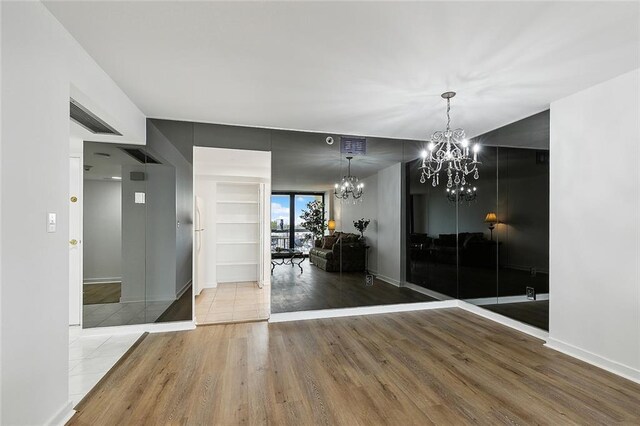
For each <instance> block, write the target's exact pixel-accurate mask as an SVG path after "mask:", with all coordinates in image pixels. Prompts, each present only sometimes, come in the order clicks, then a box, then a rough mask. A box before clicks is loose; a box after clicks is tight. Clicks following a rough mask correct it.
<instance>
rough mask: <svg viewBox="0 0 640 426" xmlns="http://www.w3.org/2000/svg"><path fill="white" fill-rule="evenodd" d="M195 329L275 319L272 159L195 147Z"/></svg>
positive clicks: (259, 154) (255, 153) (258, 153)
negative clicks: (271, 256) (272, 311)
mask: <svg viewBox="0 0 640 426" xmlns="http://www.w3.org/2000/svg"><path fill="white" fill-rule="evenodd" d="M193 172H194V211H195V227H194V228H195V229H194V242H195V244H194V253H193V258H194V273H193V276H194V277H196V286H195V293H196V296H195V306H196V315H195V317H196V323H197V324H198V325H202V324H216V323H227V322H243V321H259V320H266V319H268V318H269V315H270V276H269V261H268V259H269V256H268V253H269V251H268V250H269V244H270V243H269V232H270V227H269V224H268V220H269V196H268V194H269V193H270V180H271V179H270V178H271V176H270V174H271V154H270V153H269V152H262V151H249V150H233V149H219V148H204V147H194V151H193Z"/></svg>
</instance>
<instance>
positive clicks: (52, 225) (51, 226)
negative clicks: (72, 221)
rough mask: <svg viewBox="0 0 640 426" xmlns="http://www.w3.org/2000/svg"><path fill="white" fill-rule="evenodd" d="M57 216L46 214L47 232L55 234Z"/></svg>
mask: <svg viewBox="0 0 640 426" xmlns="http://www.w3.org/2000/svg"><path fill="white" fill-rule="evenodd" d="M56 225H57V215H56V214H55V213H51V212H49V213H47V232H56Z"/></svg>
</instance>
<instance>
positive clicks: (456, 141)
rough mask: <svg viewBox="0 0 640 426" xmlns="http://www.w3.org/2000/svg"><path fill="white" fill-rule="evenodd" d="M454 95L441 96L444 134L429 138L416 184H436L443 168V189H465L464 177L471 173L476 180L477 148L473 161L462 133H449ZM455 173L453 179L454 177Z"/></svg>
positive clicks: (474, 147)
mask: <svg viewBox="0 0 640 426" xmlns="http://www.w3.org/2000/svg"><path fill="white" fill-rule="evenodd" d="M455 95H456V92H445V93H443V94H442V95H441V96H442V97H443V98H444V99H446V100H447V128H446V130H445V131H444V132H441V131H437V132H434V133H433V134H432V135H431V139H430V140H429V144H428V145H427V150H425V151H423V152H422V164H421V166H420V170H421V171H422V174H421V176H420V183H425V182H426V181H427V179H432V183H431V184H432V185H433V186H436V185H438V184H439V183H440V171H441V170H442V167H443V166H444V167H445V170H446V171H447V178H448V179H447V188H451V187H453V186H454V185H466V184H467V180H466V178H465V176H467V175H468V174H469V173H473V178H474V179H478V177H479V175H478V164H480V162H479V161H478V151H480V145H478V144H475V145H474V146H473V160H472V159H471V157H470V156H469V140H468V139H465V135H464V130H462V129H455V130H451V128H450V127H449V125H450V124H451V117H450V115H449V112H450V111H451V98H453V97H454V96H455ZM454 173H455V175H454Z"/></svg>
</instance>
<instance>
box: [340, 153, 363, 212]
mask: <svg viewBox="0 0 640 426" xmlns="http://www.w3.org/2000/svg"><path fill="white" fill-rule="evenodd" d="M352 159H353V157H347V160H348V161H349V165H348V166H347V175H346V176H344V177H343V178H342V181H340V183H339V184H338V183H336V184H335V189H334V190H333V194H334V195H335V196H336V198H339V199H341V200H347V199H348V198H349V197H350V196H351V197H352V198H353V201H354V202H355V201H356V200H357V199H359V198H360V197H362V189H363V188H364V183H362V182H359V179H358V178H357V177H355V176H351V160H352Z"/></svg>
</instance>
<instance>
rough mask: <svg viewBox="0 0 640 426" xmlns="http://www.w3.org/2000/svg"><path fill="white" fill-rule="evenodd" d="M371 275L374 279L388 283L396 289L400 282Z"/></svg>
mask: <svg viewBox="0 0 640 426" xmlns="http://www.w3.org/2000/svg"><path fill="white" fill-rule="evenodd" d="M371 275H373V276H374V277H375V278H377V279H379V280H380V281H384V282H385V283H389V284H391V285H395V286H396V287H400V281H398V280H394V279H393V278H389V277H385V276H384V275H376V274H371Z"/></svg>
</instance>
